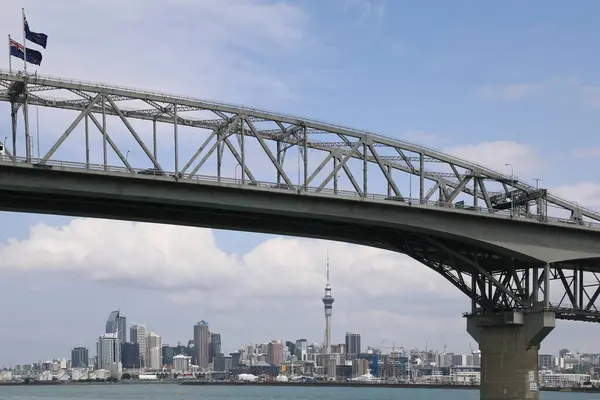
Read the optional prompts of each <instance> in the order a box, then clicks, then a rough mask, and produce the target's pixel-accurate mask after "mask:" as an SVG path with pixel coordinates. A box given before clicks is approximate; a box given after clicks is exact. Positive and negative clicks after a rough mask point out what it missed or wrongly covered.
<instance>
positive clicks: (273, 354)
mask: <svg viewBox="0 0 600 400" xmlns="http://www.w3.org/2000/svg"><path fill="white" fill-rule="evenodd" d="M284 361H285V356H284V351H283V342H282V341H281V340H272V341H271V342H270V343H269V345H268V346H267V362H268V363H269V364H271V365H275V366H277V367H278V366H280V365H281V364H282V363H283V362H284Z"/></svg>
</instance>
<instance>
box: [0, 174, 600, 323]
mask: <svg viewBox="0 0 600 400" xmlns="http://www.w3.org/2000/svg"><path fill="white" fill-rule="evenodd" d="M81 179H86V180H90V181H91V182H87V181H86V183H85V184H83V183H82V181H81ZM130 180H131V178H118V179H116V178H115V177H111V176H104V175H100V174H96V175H93V176H86V175H85V174H82V173H72V172H64V171H52V170H48V169H38V170H36V169H35V168H25V167H8V166H0V209H1V210H6V211H15V212H32V213H49V214H58V215H69V216H82V217H94V218H107V219H120V220H131V221H144V222H155V223H167V224H176V225H183V226H197V227H210V228H215V229H228V230H239V231H252V232H261V233H269V234H281V235H291V236H301V237H307V238H316V239H327V240H338V241H343V242H348V243H356V244H361V245H369V246H374V247H379V248H382V249H387V250H391V251H395V252H399V253H404V254H406V255H408V256H410V257H412V258H413V259H415V260H417V261H419V262H421V263H423V264H424V265H426V266H427V267H429V268H431V269H432V270H434V271H436V272H437V273H439V274H440V275H442V276H443V277H444V278H445V279H446V280H448V281H449V282H450V283H452V285H454V286H455V287H457V288H458V289H459V290H460V291H461V292H463V293H465V294H466V295H467V296H469V297H470V298H471V301H472V304H471V306H472V307H471V313H474V314H479V313H498V312H501V311H505V310H515V309H516V310H519V309H527V310H537V309H545V310H550V311H553V312H556V316H557V318H559V319H573V320H582V321H595V322H600V311H599V310H598V308H597V307H596V303H597V302H598V301H597V300H598V296H599V295H600V279H598V276H597V275H596V271H597V269H596V270H593V269H592V266H593V262H592V261H594V260H589V265H586V263H585V262H583V261H582V262H580V263H579V264H578V265H575V264H571V265H567V264H559V263H555V264H552V265H543V264H541V263H540V262H539V261H535V260H530V259H524V258H517V257H515V255H514V254H513V253H512V252H510V251H506V252H501V251H499V249H498V248H497V247H495V246H494V247H491V248H488V247H486V246H482V245H481V244H479V245H477V244H474V243H472V242H471V241H464V242H463V241H461V240H458V239H456V238H449V237H445V236H440V235H432V234H428V233H425V232H420V231H414V230H409V229H405V228H402V227H400V226H376V225H365V224H358V223H355V222H353V220H352V219H351V218H348V219H328V220H324V219H323V218H320V217H319V216H318V214H310V213H309V214H290V215H283V214H281V213H279V212H274V211H273V210H272V209H269V207H268V206H266V207H265V208H264V209H263V210H262V211H261V210H257V209H245V208H243V207H232V206H229V205H227V204H224V203H222V202H219V201H218V200H216V199H217V197H215V195H216V193H217V192H218V191H223V190H225V191H228V192H229V193H231V195H234V196H246V195H248V194H249V193H252V192H253V191H252V192H248V191H247V190H244V189H235V188H224V187H219V186H215V187H203V186H202V185H182V184H180V183H177V182H165V181H159V180H152V179H151V180H147V181H146V182H144V183H143V186H140V187H141V188H143V192H139V193H138V194H135V192H134V191H131V190H127V189H125V188H126V187H127V186H121V185H128V184H129V181H130ZM48 182H52V184H51V185H48V184H47V183H48ZM103 186H105V187H103ZM155 187H156V188H164V187H168V190H169V193H174V194H175V195H174V196H173V197H172V198H181V199H183V198H188V199H197V200H196V201H190V200H187V201H178V202H175V201H165V200H164V199H162V200H161V199H160V197H159V196H157V195H153V194H152V190H153V188H155ZM87 188H89V189H87ZM108 188H112V189H111V190H112V192H111V191H110V190H109V189H108ZM240 190H241V192H240ZM178 191H179V192H180V193H181V195H179V196H178V195H176V193H177V192H178ZM211 191H212V192H211ZM184 193H185V194H186V195H185V196H184V195H183V194H184ZM196 193H197V194H196ZM211 193H215V195H213V194H211ZM200 194H202V196H200ZM256 194H260V196H262V198H263V199H264V200H262V201H264V202H266V203H268V202H278V201H285V200H282V199H279V198H278V197H277V195H276V194H274V193H268V192H262V193H260V192H256ZM207 196H208V197H207ZM285 196H289V195H287V194H286V195H285ZM211 197H212V198H214V200H212V202H206V201H207V200H201V198H209V199H210V198H211ZM249 198H250V197H248V199H249ZM304 201H309V200H304ZM242 203H249V202H247V201H243V202H242ZM552 281H555V282H558V283H559V285H558V286H557V287H559V288H560V292H561V293H556V295H555V296H553V299H554V298H555V299H557V301H550V296H549V288H550V282H552Z"/></svg>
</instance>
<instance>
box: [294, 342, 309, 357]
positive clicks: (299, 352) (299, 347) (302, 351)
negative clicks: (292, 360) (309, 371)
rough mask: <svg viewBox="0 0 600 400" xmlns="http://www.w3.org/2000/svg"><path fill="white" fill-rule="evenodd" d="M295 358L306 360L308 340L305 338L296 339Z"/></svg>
mask: <svg viewBox="0 0 600 400" xmlns="http://www.w3.org/2000/svg"><path fill="white" fill-rule="evenodd" d="M295 347H296V349H295V350H296V358H297V359H298V360H299V361H307V360H308V342H307V340H306V339H298V340H296V346H295Z"/></svg>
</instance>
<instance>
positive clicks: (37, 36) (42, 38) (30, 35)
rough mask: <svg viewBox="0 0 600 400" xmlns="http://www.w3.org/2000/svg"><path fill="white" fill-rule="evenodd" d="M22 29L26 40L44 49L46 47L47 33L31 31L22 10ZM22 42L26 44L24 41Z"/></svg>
mask: <svg viewBox="0 0 600 400" xmlns="http://www.w3.org/2000/svg"><path fill="white" fill-rule="evenodd" d="M23 31H24V32H25V39H26V40H29V41H30V42H33V43H35V44H37V45H39V46H42V47H43V48H44V49H45V48H46V45H47V44H48V35H46V34H45V33H38V32H33V31H32V30H31V29H29V24H28V23H27V18H26V17H25V11H23ZM24 44H25V45H26V43H24ZM27 58H29V57H27Z"/></svg>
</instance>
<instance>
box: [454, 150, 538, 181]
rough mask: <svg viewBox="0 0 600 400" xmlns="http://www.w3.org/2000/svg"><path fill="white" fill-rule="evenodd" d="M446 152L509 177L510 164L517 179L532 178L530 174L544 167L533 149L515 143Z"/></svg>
mask: <svg viewBox="0 0 600 400" xmlns="http://www.w3.org/2000/svg"><path fill="white" fill-rule="evenodd" d="M444 152H446V153H448V154H452V155H455V156H457V157H459V158H463V159H465V160H469V161H472V162H475V163H477V164H480V165H482V166H485V167H489V168H491V169H493V170H495V171H497V172H504V173H506V174H509V175H510V173H511V170H510V167H507V166H506V164H510V165H512V166H513V169H514V174H515V176H517V177H518V176H519V175H520V174H523V175H525V176H530V175H529V174H531V173H534V172H536V171H539V170H540V168H541V166H542V159H541V157H540V155H539V154H538V153H537V152H536V151H535V150H534V149H533V148H531V147H530V146H528V145H525V144H522V143H518V142H514V141H495V142H482V143H478V144H473V145H465V146H454V147H449V148H446V149H444ZM524 178H525V177H523V178H521V179H524Z"/></svg>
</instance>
